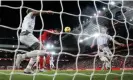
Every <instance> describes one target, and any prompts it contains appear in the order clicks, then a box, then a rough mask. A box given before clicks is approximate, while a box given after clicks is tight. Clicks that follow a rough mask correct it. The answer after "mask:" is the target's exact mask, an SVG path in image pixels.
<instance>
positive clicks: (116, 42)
mask: <svg viewBox="0 0 133 80" xmlns="http://www.w3.org/2000/svg"><path fill="white" fill-rule="evenodd" d="M114 43H115V44H117V45H119V46H124V44H123V43H119V42H118V41H116V40H114Z"/></svg>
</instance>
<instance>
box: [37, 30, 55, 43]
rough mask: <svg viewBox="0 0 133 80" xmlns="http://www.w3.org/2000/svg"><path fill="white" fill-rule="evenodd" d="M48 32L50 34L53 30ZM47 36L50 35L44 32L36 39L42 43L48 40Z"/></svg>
mask: <svg viewBox="0 0 133 80" xmlns="http://www.w3.org/2000/svg"><path fill="white" fill-rule="evenodd" d="M49 31H50V32H52V31H53V30H52V29H50V30H49ZM49 34H50V33H49V32H47V31H44V32H43V34H42V35H41V36H40V37H39V38H38V39H39V40H41V42H42V43H44V41H45V40H46V39H47V38H48V35H49Z"/></svg>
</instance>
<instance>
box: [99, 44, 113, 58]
mask: <svg viewBox="0 0 133 80" xmlns="http://www.w3.org/2000/svg"><path fill="white" fill-rule="evenodd" d="M100 49H101V50H102V51H103V52H100V54H101V55H102V56H105V57H107V58H108V59H111V58H112V56H113V54H112V52H111V51H110V49H109V47H107V46H106V47H102V48H100Z"/></svg>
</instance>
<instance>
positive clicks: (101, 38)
mask: <svg viewBox="0 0 133 80" xmlns="http://www.w3.org/2000/svg"><path fill="white" fill-rule="evenodd" d="M111 39H112V37H111V36H109V35H107V34H100V35H99V36H98V37H97V39H96V40H97V45H98V46H101V45H104V44H107V43H108V40H111Z"/></svg>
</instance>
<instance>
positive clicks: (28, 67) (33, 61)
mask: <svg viewBox="0 0 133 80" xmlns="http://www.w3.org/2000/svg"><path fill="white" fill-rule="evenodd" d="M36 61H37V59H36V57H34V58H31V59H30V61H29V63H28V65H27V67H26V69H31V68H32V67H33V65H34V64H35V63H36Z"/></svg>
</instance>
